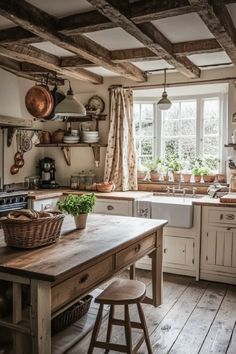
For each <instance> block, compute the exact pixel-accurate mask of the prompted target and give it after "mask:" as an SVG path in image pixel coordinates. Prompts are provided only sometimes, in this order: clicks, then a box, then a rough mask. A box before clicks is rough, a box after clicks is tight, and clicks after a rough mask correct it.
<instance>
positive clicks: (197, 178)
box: [194, 176, 202, 183]
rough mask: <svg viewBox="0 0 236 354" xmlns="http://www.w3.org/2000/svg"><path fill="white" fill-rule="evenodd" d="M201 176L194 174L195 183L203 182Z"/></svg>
mask: <svg viewBox="0 0 236 354" xmlns="http://www.w3.org/2000/svg"><path fill="white" fill-rule="evenodd" d="M201 178H202V177H201V176H194V180H195V183H200V182H201Z"/></svg>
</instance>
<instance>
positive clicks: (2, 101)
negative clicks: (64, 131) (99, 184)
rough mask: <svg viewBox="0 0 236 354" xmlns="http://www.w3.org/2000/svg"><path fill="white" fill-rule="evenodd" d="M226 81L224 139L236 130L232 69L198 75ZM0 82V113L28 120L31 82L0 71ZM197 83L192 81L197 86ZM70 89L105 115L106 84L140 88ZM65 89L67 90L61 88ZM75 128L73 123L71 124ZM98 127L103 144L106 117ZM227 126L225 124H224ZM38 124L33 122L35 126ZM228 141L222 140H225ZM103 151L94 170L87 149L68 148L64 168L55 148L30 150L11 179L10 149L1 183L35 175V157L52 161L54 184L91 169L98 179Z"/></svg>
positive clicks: (174, 76) (172, 79) (152, 80)
mask: <svg viewBox="0 0 236 354" xmlns="http://www.w3.org/2000/svg"><path fill="white" fill-rule="evenodd" d="M215 78H217V79H219V80H221V79H222V78H228V80H227V81H228V82H229V96H228V97H229V98H228V116H226V117H225V120H226V121H227V123H228V136H229V137H230V136H231V133H232V131H233V130H234V129H236V124H235V123H234V124H232V122H231V117H232V114H233V113H234V112H236V89H235V85H234V81H235V80H234V79H233V78H236V69H235V68H234V67H232V68H226V69H221V70H219V69H217V70H216V69H214V70H208V71H203V72H202V77H201V80H211V79H215ZM0 79H1V84H2V85H1V86H2V88H3V89H2V90H1V92H0V114H5V115H14V116H17V117H24V118H26V117H30V115H29V114H28V112H27V111H26V109H25V105H24V97H25V94H26V92H27V90H28V89H29V88H30V87H31V86H32V85H34V82H33V81H29V80H25V79H22V78H16V77H15V76H13V75H12V74H9V73H6V72H5V71H2V70H1V69H0ZM198 81H200V80H195V81H194V82H195V83H197V82H198ZM162 82H163V75H151V76H149V78H148V83H147V84H148V85H155V84H162ZM167 82H168V83H183V84H188V83H190V82H191V84H192V82H193V80H188V79H187V78H185V77H183V76H182V75H180V74H178V73H173V72H171V73H168V76H167ZM71 84H72V88H73V90H74V92H75V94H76V95H77V97H78V98H79V99H80V101H81V102H82V103H83V104H86V103H87V102H88V99H89V98H90V97H91V96H93V95H95V94H96V95H99V96H100V97H101V98H102V99H103V100H104V102H105V112H104V113H106V114H108V111H109V91H108V88H109V86H110V85H116V84H123V85H125V86H129V85H131V86H135V89H138V87H141V86H142V84H135V83H134V82H133V81H130V80H126V79H123V78H119V77H110V78H106V79H104V84H103V85H92V84H88V83H84V82H80V81H76V80H71ZM65 89H67V87H66V88H65ZM179 94H180V95H181V87H179ZM74 124H75V125H74V127H75V128H76V123H74ZM99 124H100V127H99V131H100V136H101V142H102V143H106V141H107V134H108V130H109V122H108V117H107V119H106V121H101V122H100V123H99ZM226 125H227V124H226ZM39 126H40V124H39V123H37V127H39ZM42 127H43V129H44V130H49V131H51V132H53V131H55V130H56V129H58V128H64V123H57V122H46V123H43V124H42ZM227 141H230V139H229V138H228V137H226V141H225V143H226V142H227ZM231 150H232V149H228V151H227V152H226V156H229V155H231V156H232V155H233V156H235V158H236V154H235V152H234V151H233V150H232V151H231ZM105 151H106V149H105V148H101V163H100V167H99V168H95V165H94V159H93V154H92V149H91V148H72V149H71V158H72V164H71V166H67V165H66V163H65V160H64V158H63V155H62V152H61V151H60V149H58V148H44V149H43V148H34V149H33V150H32V151H30V152H27V153H26V154H25V161H26V164H25V166H24V168H22V170H21V171H20V173H19V174H17V175H15V176H11V175H10V173H9V169H10V166H11V165H12V163H13V155H14V152H15V149H14V146H11V147H10V148H8V149H6V151H5V165H4V171H5V173H4V175H5V183H11V182H19V181H23V179H24V177H25V176H29V175H35V174H36V173H38V172H37V170H36V165H37V162H38V160H39V158H41V157H43V156H48V157H52V158H54V159H55V160H56V170H57V171H56V177H57V182H58V183H59V184H61V185H68V184H69V179H70V176H71V174H73V173H76V172H79V171H81V170H89V169H93V170H94V171H95V173H96V176H97V178H98V179H102V177H103V170H104V158H105Z"/></svg>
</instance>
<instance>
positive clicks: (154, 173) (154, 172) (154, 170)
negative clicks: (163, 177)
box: [146, 158, 161, 182]
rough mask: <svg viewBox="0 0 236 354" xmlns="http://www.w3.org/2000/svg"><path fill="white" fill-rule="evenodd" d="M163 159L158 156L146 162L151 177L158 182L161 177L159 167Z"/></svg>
mask: <svg viewBox="0 0 236 354" xmlns="http://www.w3.org/2000/svg"><path fill="white" fill-rule="evenodd" d="M160 163H161V160H160V159H159V158H157V159H156V160H152V161H148V162H146V166H147V168H148V171H149V172H150V177H151V181H152V182H158V181H159V179H160V172H159V171H158V167H159V166H160Z"/></svg>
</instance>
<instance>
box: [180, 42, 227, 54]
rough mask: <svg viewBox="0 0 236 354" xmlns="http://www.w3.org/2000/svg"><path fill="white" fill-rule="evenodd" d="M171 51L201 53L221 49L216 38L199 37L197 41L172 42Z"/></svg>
mask: <svg viewBox="0 0 236 354" xmlns="http://www.w3.org/2000/svg"><path fill="white" fill-rule="evenodd" d="M173 51H174V53H175V54H184V55H191V54H202V53H215V52H221V51H223V48H222V47H221V46H220V45H219V43H218V42H217V40H215V39H214V38H212V39H201V40H197V41H189V42H180V43H174V44H173Z"/></svg>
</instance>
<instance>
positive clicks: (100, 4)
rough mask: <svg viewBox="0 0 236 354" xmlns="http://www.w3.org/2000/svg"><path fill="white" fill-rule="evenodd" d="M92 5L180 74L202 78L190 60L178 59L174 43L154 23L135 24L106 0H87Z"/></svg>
mask: <svg viewBox="0 0 236 354" xmlns="http://www.w3.org/2000/svg"><path fill="white" fill-rule="evenodd" d="M87 1H88V2H89V3H90V4H92V5H93V6H94V7H96V8H97V10H98V11H99V12H101V13H102V14H103V15H104V16H106V17H108V18H109V19H111V21H112V22H114V23H115V24H116V25H117V26H119V27H121V28H123V29H124V30H125V31H126V32H128V33H129V34H131V35H132V36H133V37H135V38H136V39H137V40H139V41H140V42H141V43H142V44H144V45H145V47H146V48H148V49H149V50H151V51H152V52H153V53H154V54H157V55H158V56H160V55H162V59H164V60H166V61H167V62H168V63H169V64H171V65H173V66H174V67H175V68H176V69H177V70H178V71H179V72H181V73H182V74H184V75H185V76H187V77H189V78H197V77H199V76H200V69H199V68H198V67H197V66H196V65H194V64H193V63H192V62H191V61H190V60H189V59H188V58H184V57H182V56H181V57H178V56H176V55H175V54H174V53H173V46H172V43H171V42H170V41H169V40H168V39H167V38H166V37H164V35H163V34H162V33H161V32H160V31H158V29H157V28H156V27H155V26H154V25H153V24H152V23H142V24H139V25H136V24H134V23H133V22H132V21H131V20H130V19H129V18H127V17H126V16H124V15H123V14H122V13H121V12H120V10H119V9H117V8H116V7H114V6H112V5H111V4H110V3H109V2H108V1H106V0H87Z"/></svg>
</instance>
